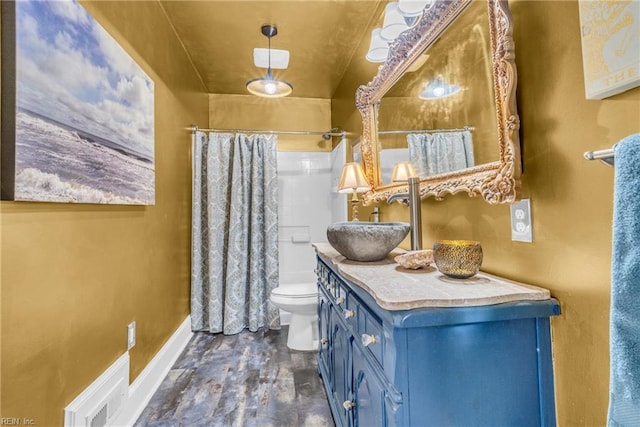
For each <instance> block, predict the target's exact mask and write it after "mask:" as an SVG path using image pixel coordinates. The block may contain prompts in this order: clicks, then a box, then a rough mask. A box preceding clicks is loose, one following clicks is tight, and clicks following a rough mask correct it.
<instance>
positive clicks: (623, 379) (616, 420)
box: [607, 134, 640, 427]
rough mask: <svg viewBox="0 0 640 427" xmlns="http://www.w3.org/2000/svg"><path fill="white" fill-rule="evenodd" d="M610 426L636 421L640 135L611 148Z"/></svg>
mask: <svg viewBox="0 0 640 427" xmlns="http://www.w3.org/2000/svg"><path fill="white" fill-rule="evenodd" d="M614 156H615V157H614V158H615V184H614V201H613V257H612V266H611V267H612V273H611V324H610V339H611V380H610V384H609V392H610V396H609V416H608V421H607V425H608V426H610V427H622V426H624V427H631V426H634V427H635V426H640V134H635V135H630V136H628V137H626V138H624V139H623V140H621V141H620V142H619V143H618V144H616V146H615V147H614Z"/></svg>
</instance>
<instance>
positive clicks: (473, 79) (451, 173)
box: [356, 0, 521, 204]
mask: <svg viewBox="0 0 640 427" xmlns="http://www.w3.org/2000/svg"><path fill="white" fill-rule="evenodd" d="M512 34H513V29H512V19H511V12H510V11H509V6H508V2H507V1H506V0H504V1H501V0H487V1H486V2H485V1H471V0H454V1H448V0H444V1H441V0H435V1H434V2H433V3H432V4H431V6H430V7H429V8H427V9H425V11H424V12H423V14H422V16H421V17H420V19H419V20H418V22H417V23H416V24H415V26H414V27H413V28H411V29H409V30H407V31H405V32H404V33H402V34H401V35H400V36H399V37H398V39H397V40H395V41H394V42H393V43H392V44H391V46H390V51H389V57H388V58H387V60H386V62H385V63H384V64H383V65H382V66H381V67H380V69H379V70H378V74H377V75H376V76H375V77H374V79H373V80H372V81H371V82H369V84H367V85H366V86H361V87H360V88H359V89H358V92H357V95H356V104H357V107H358V110H360V112H361V113H362V117H363V135H362V148H361V149H362V160H363V166H364V170H365V174H366V176H367V179H368V180H369V182H370V183H371V184H372V190H371V191H370V192H368V193H367V194H366V195H365V198H364V199H365V203H372V202H378V201H382V200H386V199H387V198H388V197H390V196H391V195H393V194H395V193H400V192H406V191H407V185H406V183H402V182H400V183H394V182H390V176H389V175H390V170H391V169H392V168H393V164H394V163H396V162H399V161H411V163H412V164H413V166H414V169H416V173H417V174H418V176H419V177H420V196H421V197H422V198H425V197H428V196H434V197H435V198H436V199H442V198H443V197H444V196H445V195H446V194H455V193H459V192H467V193H468V194H469V195H470V196H478V195H480V196H482V197H483V198H484V199H485V200H486V201H487V202H489V203H492V204H497V203H511V202H514V201H515V200H517V191H518V189H519V186H520V172H521V163H520V162H521V159H520V142H519V137H518V129H519V127H520V121H519V117H518V113H517V111H516V94H515V92H516V83H517V73H516V66H515V57H514V44H513V35H512Z"/></svg>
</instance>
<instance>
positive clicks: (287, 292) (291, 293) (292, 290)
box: [271, 283, 318, 298]
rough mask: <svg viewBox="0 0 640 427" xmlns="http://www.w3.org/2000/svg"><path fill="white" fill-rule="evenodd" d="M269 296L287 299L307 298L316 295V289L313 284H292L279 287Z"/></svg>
mask: <svg viewBox="0 0 640 427" xmlns="http://www.w3.org/2000/svg"><path fill="white" fill-rule="evenodd" d="M271 294H272V295H277V296H282V297H287V298H309V297H315V296H317V295H318V288H317V286H316V285H315V283H300V284H295V283H293V284H288V285H280V286H278V287H277V288H275V289H274V290H273V291H271Z"/></svg>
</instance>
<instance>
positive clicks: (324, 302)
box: [317, 253, 559, 427]
mask: <svg viewBox="0 0 640 427" xmlns="http://www.w3.org/2000/svg"><path fill="white" fill-rule="evenodd" d="M317 271H318V287H319V294H320V297H319V298H320V299H319V301H320V303H319V306H318V310H319V319H320V320H319V321H320V331H321V332H320V334H321V336H323V335H322V334H323V332H322V331H323V330H324V331H328V332H327V340H326V342H324V344H321V345H320V351H319V354H318V370H319V372H320V375H321V376H322V380H323V383H324V385H325V389H326V391H327V396H328V397H329V402H330V406H331V409H332V413H333V415H334V421H335V422H336V425H338V426H344V427H355V426H366V427H374V426H420V427H427V426H443V425H456V426H478V425H487V426H488V425H491V426H516V425H517V426H554V425H555V403H554V386H553V369H552V362H551V336H550V322H549V318H550V316H553V315H557V314H559V305H558V303H557V301H556V300H554V299H546V300H537V301H514V302H507V303H501V304H494V305H484V306H472V307H470V306H464V307H451V308H436V307H426V308H414V309H410V310H386V309H383V308H381V307H380V305H379V304H378V303H376V301H375V299H374V298H373V297H372V296H371V294H370V293H369V292H367V291H366V290H365V289H364V287H363V286H362V284H361V285H358V284H356V283H354V282H352V281H351V280H349V279H348V278H346V277H344V276H343V275H342V274H341V272H340V270H339V268H337V267H336V266H335V265H333V263H332V260H331V259H328V258H325V257H323V256H322V255H321V254H320V253H319V254H318V270H317ZM460 286H464V285H463V284H460Z"/></svg>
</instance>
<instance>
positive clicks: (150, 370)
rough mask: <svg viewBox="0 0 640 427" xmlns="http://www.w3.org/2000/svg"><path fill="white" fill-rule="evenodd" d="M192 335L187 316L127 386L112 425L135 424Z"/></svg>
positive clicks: (125, 426)
mask: <svg viewBox="0 0 640 427" xmlns="http://www.w3.org/2000/svg"><path fill="white" fill-rule="evenodd" d="M192 336H193V332H192V331H191V316H187V318H186V319H185V320H184V322H182V324H181V325H180V326H179V327H178V329H176V331H175V332H174V333H173V335H171V337H170V338H169V339H168V340H167V342H166V343H165V344H164V345H163V346H162V348H161V349H160V351H158V353H157V354H156V355H155V356H154V358H153V359H151V361H150V362H149V364H148V365H147V366H146V367H145V368H144V369H143V370H142V372H140V375H138V378H136V379H135V381H134V382H133V383H132V384H131V385H130V386H129V398H128V399H127V403H126V405H125V407H124V408H122V412H121V413H120V415H119V416H118V418H117V419H116V420H115V422H114V424H113V425H115V426H123V427H130V426H133V425H134V424H135V422H136V420H137V419H138V417H139V416H140V414H141V413H142V411H143V410H144V408H145V407H146V406H147V404H148V403H149V401H150V400H151V397H152V396H153V394H154V393H155V392H156V390H157V389H158V387H160V384H161V383H162V380H164V378H165V377H166V376H167V373H168V372H169V370H170V369H171V367H172V366H173V364H174V363H175V361H176V360H177V359H178V356H180V354H181V353H182V351H183V350H184V348H185V347H186V346H187V343H188V342H189V340H190V339H191V337H192Z"/></svg>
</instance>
